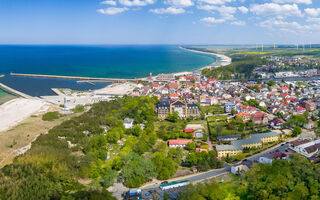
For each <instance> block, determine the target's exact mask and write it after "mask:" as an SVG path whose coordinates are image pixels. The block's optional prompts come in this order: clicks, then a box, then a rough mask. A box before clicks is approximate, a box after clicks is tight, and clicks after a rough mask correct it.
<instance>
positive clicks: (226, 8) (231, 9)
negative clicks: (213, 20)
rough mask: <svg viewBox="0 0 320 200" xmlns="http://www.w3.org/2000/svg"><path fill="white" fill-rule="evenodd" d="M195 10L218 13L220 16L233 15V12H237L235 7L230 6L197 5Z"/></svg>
mask: <svg viewBox="0 0 320 200" xmlns="http://www.w3.org/2000/svg"><path fill="white" fill-rule="evenodd" d="M197 8H198V9H200V10H207V11H210V10H211V11H212V10H214V11H217V12H219V13H220V14H221V15H224V14H234V13H235V12H237V8H236V7H230V6H212V5H199V6H197Z"/></svg>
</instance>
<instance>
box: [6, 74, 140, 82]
mask: <svg viewBox="0 0 320 200" xmlns="http://www.w3.org/2000/svg"><path fill="white" fill-rule="evenodd" d="M10 75H11V76H24V77H41V78H60V79H73V80H87V81H94V80H98V81H105V82H136V81H137V80H140V79H121V78H94V77H80V76H58V75H44V74H20V73H10Z"/></svg>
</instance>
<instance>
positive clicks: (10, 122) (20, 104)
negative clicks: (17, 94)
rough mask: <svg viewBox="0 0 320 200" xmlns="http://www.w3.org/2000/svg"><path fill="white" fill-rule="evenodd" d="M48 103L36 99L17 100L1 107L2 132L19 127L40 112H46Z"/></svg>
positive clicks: (0, 127) (0, 123)
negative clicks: (22, 122)
mask: <svg viewBox="0 0 320 200" xmlns="http://www.w3.org/2000/svg"><path fill="white" fill-rule="evenodd" d="M46 107H47V106H46V103H44V102H43V101H40V100H36V99H25V98H17V99H13V100H11V101H8V102H6V103H4V104H2V105H0V131H4V130H7V129H8V128H10V127H12V126H15V125H17V124H18V123H19V122H21V121H22V120H24V119H26V118H27V117H29V116H30V115H32V114H34V113H37V112H39V111H45V110H46Z"/></svg>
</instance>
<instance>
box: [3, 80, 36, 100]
mask: <svg viewBox="0 0 320 200" xmlns="http://www.w3.org/2000/svg"><path fill="white" fill-rule="evenodd" d="M0 88H2V89H3V90H5V91H8V92H10V93H12V94H15V95H18V96H21V97H24V98H27V99H34V97H32V96H29V95H27V94H24V93H22V92H19V91H17V90H15V89H13V88H11V87H8V86H6V85H4V84H2V83H0Z"/></svg>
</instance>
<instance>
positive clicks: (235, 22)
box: [231, 21, 246, 26]
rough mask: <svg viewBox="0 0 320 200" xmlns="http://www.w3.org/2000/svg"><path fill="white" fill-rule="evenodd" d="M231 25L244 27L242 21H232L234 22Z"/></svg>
mask: <svg viewBox="0 0 320 200" xmlns="http://www.w3.org/2000/svg"><path fill="white" fill-rule="evenodd" d="M231 24H232V25H236V26H244V25H246V22H244V21H234V22H231Z"/></svg>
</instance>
